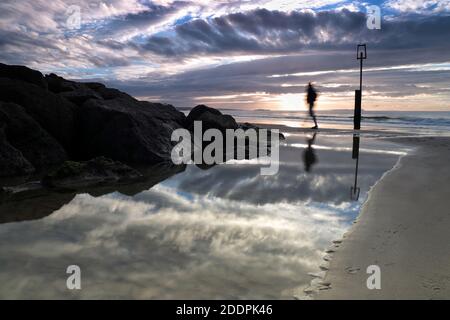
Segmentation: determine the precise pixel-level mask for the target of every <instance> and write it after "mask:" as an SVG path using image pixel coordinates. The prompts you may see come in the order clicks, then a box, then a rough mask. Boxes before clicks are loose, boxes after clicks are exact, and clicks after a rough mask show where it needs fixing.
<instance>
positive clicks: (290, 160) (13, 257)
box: [0, 134, 404, 299]
mask: <svg viewBox="0 0 450 320" xmlns="http://www.w3.org/2000/svg"><path fill="white" fill-rule="evenodd" d="M352 145H353V137H352V136H351V135H344V134H333V135H331V134H318V135H317V136H316V137H315V138H314V139H313V136H311V135H304V134H290V135H287V139H286V143H285V144H283V145H282V146H281V149H280V160H279V162H280V163H279V165H280V169H279V172H278V174H276V175H274V176H261V175H260V167H261V166H262V165H263V163H262V161H258V160H248V161H232V162H230V163H227V164H223V165H218V166H215V167H212V168H210V169H208V170H202V169H200V168H198V167H196V166H194V165H188V166H187V167H186V168H185V170H184V171H182V172H179V173H177V174H175V175H173V176H171V177H168V178H167V179H165V180H163V179H164V178H165V176H163V178H161V180H162V181H160V182H159V183H157V184H156V185H154V186H153V187H151V188H145V187H144V188H142V186H136V188H137V190H138V192H133V193H132V194H134V195H133V196H130V195H125V194H123V193H121V192H112V193H108V194H105V195H102V196H94V195H95V193H93V194H94V195H90V194H86V193H85V194H76V195H72V196H67V195H66V196H64V195H62V196H61V195H58V196H59V197H62V198H61V199H59V198H58V201H61V203H59V202H58V203H56V204H55V203H53V205H54V206H55V209H56V211H54V212H53V207H52V206H51V205H49V204H48V202H51V201H48V196H46V195H38V196H34V197H33V199H32V200H33V201H32V203H33V204H32V205H33V206H35V207H34V208H31V209H30V210H31V211H36V212H37V211H39V210H41V209H42V206H48V208H52V209H51V210H50V212H48V215H47V213H46V214H44V215H37V214H36V216H32V217H31V218H32V219H34V220H27V219H16V218H15V220H17V221H19V220H22V221H19V222H11V221H5V220H2V221H3V222H4V223H2V224H0V298H2V299H17V298H32V299H38V298H39V299H53V298H63V299H72V298H74V299H79V298H82V299H97V298H99V299H115V298H128V299H291V298H292V297H293V296H294V295H296V294H298V293H299V292H301V290H302V289H303V288H305V287H307V286H308V284H309V283H310V281H311V277H310V276H309V275H308V273H311V272H317V271H318V266H319V264H320V263H321V261H322V257H323V256H324V250H325V249H326V248H327V247H329V246H330V244H331V242H332V240H334V239H339V238H341V237H342V235H343V234H344V233H345V232H346V231H347V230H348V229H349V227H350V225H351V223H352V221H353V220H354V219H355V217H356V216H357V214H358V211H359V209H360V206H361V204H362V203H363V201H364V200H365V198H366V195H367V192H368V190H369V189H370V187H371V186H372V185H374V184H375V182H376V181H377V180H378V179H380V177H381V176H382V175H383V173H385V172H386V171H387V170H389V169H391V168H392V167H393V166H394V165H395V163H396V162H397V160H398V158H399V156H400V155H401V154H403V153H404V151H403V150H402V149H401V148H399V146H397V145H394V144H392V143H389V142H385V141H383V140H379V139H378V140H377V139H375V138H369V137H367V138H365V137H362V138H361V141H360V156H359V161H358V166H359V168H358V169H359V170H358V179H357V188H360V195H359V198H358V199H355V194H354V193H353V192H352V191H351V188H352V187H354V184H355V169H356V167H355V166H356V159H352ZM139 188H141V189H142V190H141V189H139ZM54 196H56V195H52V196H51V197H50V198H52V199H53V197H54ZM40 197H41V198H40ZM64 197H65V198H64ZM27 201H28V200H27ZM61 205H62V206H61ZM27 206H28V207H29V205H28V202H26V201H20V202H17V203H16V204H14V205H9V206H7V205H3V206H1V207H0V208H1V209H0V217H1V216H2V215H11V213H12V212H11V211H15V210H16V211H17V212H13V213H14V216H15V217H20V215H21V210H26V209H28V207H27ZM30 206H31V204H30ZM2 211H3V212H2ZM6 211H8V212H6ZM31 218H30V219H31ZM69 265H77V266H79V267H80V269H81V290H69V289H68V288H67V287H66V279H67V277H68V276H69V274H66V269H67V267H68V266H69Z"/></svg>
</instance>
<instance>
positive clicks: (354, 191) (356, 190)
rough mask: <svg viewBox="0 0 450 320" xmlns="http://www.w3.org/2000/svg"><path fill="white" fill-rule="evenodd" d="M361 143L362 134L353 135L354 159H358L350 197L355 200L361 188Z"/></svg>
mask: <svg viewBox="0 0 450 320" xmlns="http://www.w3.org/2000/svg"><path fill="white" fill-rule="evenodd" d="M359 144H360V136H359V134H356V133H355V134H354V135H353V148H352V159H356V165H355V183H354V185H353V186H352V187H351V192H350V199H352V200H353V201H358V199H359V194H360V192H361V188H359V187H358V171H359Z"/></svg>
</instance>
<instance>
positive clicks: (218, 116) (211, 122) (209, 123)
mask: <svg viewBox="0 0 450 320" xmlns="http://www.w3.org/2000/svg"><path fill="white" fill-rule="evenodd" d="M194 121H201V122H202V128H203V131H205V130H208V129H219V130H220V131H222V132H225V130H226V129H234V130H236V129H237V128H238V127H239V125H238V124H237V122H236V120H234V118H233V117H232V116H230V115H225V114H222V113H221V112H220V111H219V110H216V109H213V108H210V107H207V106H205V105H198V106H196V107H195V108H193V109H192V110H191V112H189V115H188V116H187V118H186V126H187V128H188V129H189V130H190V131H193V130H194Z"/></svg>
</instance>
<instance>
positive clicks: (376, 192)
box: [315, 137, 450, 299]
mask: <svg viewBox="0 0 450 320" xmlns="http://www.w3.org/2000/svg"><path fill="white" fill-rule="evenodd" d="M396 141H397V142H401V143H406V144H410V145H413V146H415V147H416V149H415V150H414V151H413V152H411V153H410V154H408V155H406V156H404V157H402V158H401V159H400V161H399V163H398V164H397V165H396V166H395V167H394V168H393V169H392V170H390V171H389V172H388V173H386V174H385V175H384V177H383V178H382V179H381V180H380V181H379V182H378V183H377V184H376V185H375V186H374V187H373V188H372V190H371V191H370V193H369V197H368V199H367V201H366V202H365V204H364V206H363V208H362V210H361V213H360V215H359V217H358V219H357V221H356V223H355V224H354V226H353V227H352V228H351V229H350V230H349V231H348V232H347V233H346V235H345V236H344V238H343V239H342V242H340V241H337V244H336V246H335V248H334V249H333V251H335V252H334V253H333V254H332V259H331V263H330V267H329V270H328V272H327V273H326V276H325V278H324V280H323V281H322V283H323V284H324V286H323V287H322V290H320V291H319V293H318V294H316V296H315V298H317V299H448V298H449V297H450V275H449V270H450V259H449V254H450V233H449V226H450V216H449V214H448V213H449V206H450V198H449V188H448V182H449V181H450V171H449V170H448V159H450V139H449V138H431V137H429V138H428V137H427V138H398V139H396ZM370 265H377V266H379V267H380V270H381V289H380V290H377V289H373V290H369V289H368V288H367V285H366V281H367V279H368V277H369V276H370V274H367V272H366V270H367V267H368V266H370Z"/></svg>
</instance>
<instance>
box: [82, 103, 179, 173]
mask: <svg viewBox="0 0 450 320" xmlns="http://www.w3.org/2000/svg"><path fill="white" fill-rule="evenodd" d="M184 122H185V116H184V114H183V113H181V112H179V111H178V110H176V109H175V108H174V107H173V106H171V105H166V104H158V103H150V102H142V101H137V100H135V99H133V98H128V97H118V98H113V99H109V100H99V99H90V100H88V101H86V102H85V103H84V104H83V105H82V106H80V107H79V109H78V114H77V123H78V125H77V132H78V137H77V138H78V147H79V148H78V152H79V154H80V155H81V157H82V158H85V159H89V158H92V157H94V156H100V155H101V156H105V157H109V158H112V159H115V160H119V161H123V162H126V163H145V164H154V163H158V162H163V161H170V156H171V152H172V147H173V145H174V144H175V143H173V142H172V141H171V135H172V132H173V131H174V130H175V129H179V128H183V127H184Z"/></svg>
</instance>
